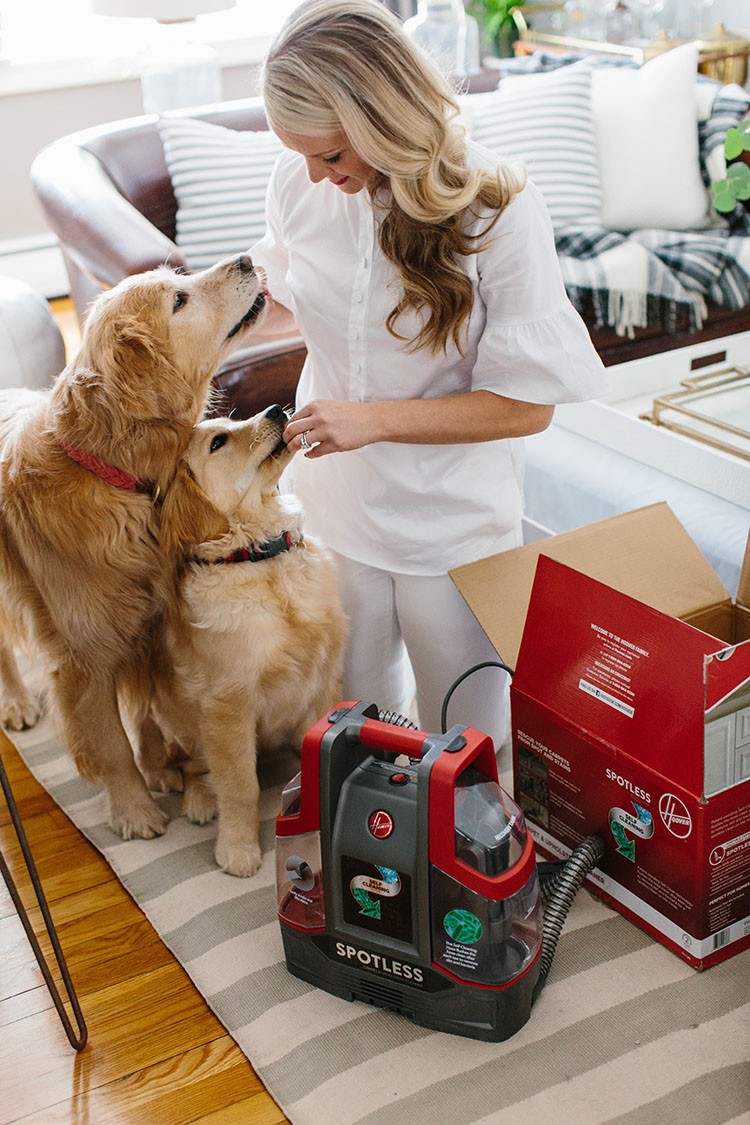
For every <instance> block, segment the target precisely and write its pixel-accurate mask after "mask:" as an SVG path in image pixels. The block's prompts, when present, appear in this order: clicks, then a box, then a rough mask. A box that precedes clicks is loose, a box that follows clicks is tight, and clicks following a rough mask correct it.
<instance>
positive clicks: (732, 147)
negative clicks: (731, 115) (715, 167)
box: [724, 128, 744, 160]
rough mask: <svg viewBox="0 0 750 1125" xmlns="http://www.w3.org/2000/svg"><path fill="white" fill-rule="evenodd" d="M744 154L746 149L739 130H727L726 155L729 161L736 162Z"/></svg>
mask: <svg viewBox="0 0 750 1125" xmlns="http://www.w3.org/2000/svg"><path fill="white" fill-rule="evenodd" d="M743 152H744V148H743V145H742V137H741V136H740V131H739V129H735V128H732V129H727V135H726V137H725V138H724V155H725V157H726V158H727V160H736V159H737V157H738V156H742V153H743Z"/></svg>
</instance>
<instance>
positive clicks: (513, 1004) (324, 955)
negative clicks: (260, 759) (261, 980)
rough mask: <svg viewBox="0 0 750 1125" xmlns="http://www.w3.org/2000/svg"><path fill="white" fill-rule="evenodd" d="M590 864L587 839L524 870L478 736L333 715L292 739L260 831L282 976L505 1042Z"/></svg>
mask: <svg viewBox="0 0 750 1125" xmlns="http://www.w3.org/2000/svg"><path fill="white" fill-rule="evenodd" d="M484 666H485V665H481V667H484ZM499 666H500V667H502V668H506V670H507V671H508V672H510V671H511V670H510V669H509V668H507V666H506V665H502V664H500V665H499ZM475 670H476V669H471V670H470V671H475ZM468 674H469V673H465V674H464V676H462V677H461V679H464V678H465V676H466V675H468ZM459 682H460V680H458V681H456V683H455V684H454V685H453V687H452V688H451V690H450V692H449V693H448V695H447V696H446V702H445V704H444V706H443V716H445V711H446V707H447V701H448V699H449V697H450V694H451V692H452V691H453V690H454V689H455V687H457V686H458V683H459ZM443 726H445V722H444V721H443ZM603 854H604V848H603V845H602V842H601V841H600V840H599V839H598V838H597V837H589V838H587V839H585V840H584V841H583V842H582V843H581V844H580V845H579V846H578V848H576V849H575V851H574V852H573V853H572V855H571V856H570V857H569V859H568V860H567V861H565V862H564V863H560V862H555V863H541V864H537V863H536V860H535V855H534V848H533V843H532V840H531V837H530V836H528V834H527V831H526V825H525V821H524V817H523V813H522V812H521V810H520V809H519V808H518V807H517V805H516V804H515V802H514V801H513V800H512V799H511V798H510V797H509V796H508V794H507V793H505V792H504V791H503V789H501V787H500V785H499V783H498V773H497V762H496V759H495V753H494V748H493V745H492V740H491V739H490V738H489V737H488V736H487V735H484V734H482V733H481V732H479V731H477V730H474V729H473V728H471V727H465V726H454V727H452V728H451V729H450V730H449V731H448V732H447V733H443V734H427V733H425V732H424V731H420V730H417V729H416V728H415V727H414V724H412V723H411V722H410V721H409V720H408V719H404V718H403V717H402V716H398V715H393V714H391V713H383V712H379V711H378V709H377V707H376V706H375V705H373V704H367V703H362V702H356V703H342V704H340V705H339V706H338V707H337V708H336V709H335V710H333V711H331V712H330V713H329V714H328V715H326V716H325V717H324V718H322V719H320V720H319V721H318V722H317V723H316V724H315V725H314V726H313V727H311V728H310V730H309V731H308V732H307V734H306V735H305V738H304V740H303V743H302V758H301V770H300V772H299V773H298V774H297V776H296V777H295V778H293V779H292V781H290V782H289V784H288V785H287V786H286V787H285V789H284V790H283V793H282V798H281V812H280V814H279V816H278V817H277V820H276V885H277V893H278V914H279V921H280V925H281V932H282V937H283V942H284V952H285V956H286V962H287V968H288V969H289V971H290V972H291V973H293V974H294V975H295V976H298V977H301V978H302V979H303V980H306V981H308V982H309V983H311V984H314V985H316V986H317V987H318V988H322V989H323V990H325V991H326V992H330V993H333V994H334V995H335V996H341V997H343V998H344V999H347V1000H362V1001H365V1002H368V1003H371V1004H375V1005H377V1006H379V1007H383V1008H388V1009H390V1010H392V1011H394V1012H398V1013H400V1014H401V1015H404V1016H407V1017H409V1018H410V1019H412V1020H413V1021H414V1022H415V1023H417V1024H421V1025H422V1026H424V1027H428V1028H433V1029H435V1030H437V1031H448V1032H453V1033H454V1034H457V1035H464V1036H468V1037H471V1038H474V1039H484V1040H489V1041H499V1040H502V1039H507V1038H509V1037H510V1036H511V1035H513V1034H515V1032H516V1031H518V1030H519V1028H521V1027H522V1026H523V1025H524V1024H525V1023H526V1021H527V1020H528V1018H529V1015H530V1013H531V1007H532V1005H533V1003H534V1001H535V1000H536V997H537V996H538V994H539V993H540V991H541V989H542V987H543V985H544V983H545V981H546V979H547V975H548V973H549V970H550V966H551V964H552V959H553V957H554V953H555V948H556V945H557V941H558V938H559V936H560V932H561V930H562V927H563V924H564V922H565V918H566V916H567V913H568V910H569V909H570V906H571V904H572V902H573V899H574V897H575V895H576V893H577V891H578V889H579V887H580V886H581V884H582V883H583V880H584V878H585V877H586V875H587V874H588V873H589V871H591V870H592V868H593V867H594V866H595V865H596V863H597V862H598V861H599V860H600V859H601V857H602V855H603ZM543 902H544V907H543V906H542V903H543Z"/></svg>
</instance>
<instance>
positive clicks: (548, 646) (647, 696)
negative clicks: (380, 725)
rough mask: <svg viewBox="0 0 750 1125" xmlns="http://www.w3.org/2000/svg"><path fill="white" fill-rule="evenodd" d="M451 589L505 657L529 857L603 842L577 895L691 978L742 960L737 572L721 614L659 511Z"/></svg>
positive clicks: (748, 722)
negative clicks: (532, 849)
mask: <svg viewBox="0 0 750 1125" xmlns="http://www.w3.org/2000/svg"><path fill="white" fill-rule="evenodd" d="M511 556H512V557H511ZM452 577H453V579H454V581H455V582H456V585H457V586H458V587H459V589H460V590H461V592H462V594H463V596H464V597H465V599H466V600H467V602H468V603H469V605H470V606H471V608H472V610H473V612H474V613H475V615H476V616H477V618H478V620H479V621H480V623H481V624H482V625H483V627H484V628H485V630H486V631H487V633H488V635H489V637H490V639H491V640H492V642H493V644H494V645H495V647H496V648H497V650H498V652H500V653H501V654H502V656H503V659H505V660H506V661H508V662H511V663H512V662H513V661H514V659H515V667H516V674H515V676H514V679H513V684H512V689H511V702H512V723H513V774H514V795H515V798H516V800H517V801H518V803H519V804H520V805H521V807H522V808H523V810H524V812H525V814H526V817H527V820H528V824H529V828H530V831H531V833H532V835H533V836H534V838H535V840H536V842H537V844H538V847H539V849H540V850H541V851H542V852H544V853H545V854H549V855H552V856H566V855H567V854H568V853H569V852H570V850H571V849H572V848H573V847H574V846H575V845H576V844H577V843H578V842H579V841H580V840H581V839H582V838H583V837H584V836H588V835H591V834H596V835H598V836H600V837H601V839H602V840H603V841H604V843H605V849H606V854H605V858H604V860H603V861H602V863H601V865H600V867H599V868H598V869H597V870H596V871H595V872H593V873H592V876H591V877H590V880H589V886H590V889H591V890H592V891H593V892H594V893H596V894H598V895H599V896H600V897H602V898H604V899H606V900H607V901H608V902H610V903H611V904H612V905H613V906H615V907H616V908H617V909H618V910H620V911H621V912H622V913H623V914H625V915H626V916H627V917H628V918H630V919H631V920H632V921H634V922H635V923H636V924H638V925H639V926H641V927H642V928H643V929H644V930H645V931H646V932H647V933H649V934H651V935H652V936H653V937H654V938H656V939H657V940H659V941H661V942H662V943H663V944H664V945H665V946H667V947H668V948H669V949H671V950H672V951H673V952H675V953H677V954H678V955H679V956H681V957H683V958H684V959H685V960H686V961H688V962H689V963H690V964H691V965H693V966H695V967H696V968H707V967H708V966H710V965H712V964H715V963H717V962H719V961H722V960H724V959H726V958H727V957H729V956H731V955H733V954H734V953H737V952H739V951H740V950H741V949H744V948H747V947H748V946H750V614H748V609H747V606H748V602H750V597H749V596H748V594H749V592H750V563H749V562H748V559H747V558H746V560H745V568H744V571H743V578H742V581H741V588H740V592H739V594H738V598H737V603H736V604H735V605H732V601H731V598H730V597H729V595H728V593H727V592H726V590H725V589H724V587H723V586H722V584H721V583H720V582H719V580H718V579H717V578H716V575H715V574H714V573H713V571H712V570H711V568H710V567H709V565H708V563H707V562H706V560H705V559H704V557H703V556H702V555H701V553H700V552H699V551H698V549H697V548H696V547H695V544H694V543H693V542H692V540H691V539H690V538H689V536H688V535H687V533H686V532H685V531H684V529H683V528H682V526H681V525H680V524H679V522H678V521H677V520H676V518H675V517H674V515H673V514H672V512H671V511H670V510H669V508H668V507H667V506H666V505H663V504H660V505H654V506H652V507H650V508H645V509H640V510H639V511H638V512H632V513H627V515H626V516H618V517H615V519H614V520H605V521H602V523H600V524H592V525H589V527H587V528H582V529H579V531H577V532H568V533H566V534H565V535H560V536H554V537H552V538H551V539H549V540H543V541H541V542H540V543H535V544H531V545H529V546H528V547H523V548H520V549H519V550H518V551H511V552H508V553H507V555H497V556H494V557H493V558H492V559H485V560H482V561H481V562H479V563H475V564H471V565H470V566H469V567H462V568H459V569H458V570H456V571H454V572H453V575H452ZM607 578H608V580H607ZM509 589H510V590H513V591H514V596H515V602H514V606H513V608H514V610H515V611H516V612H515V613H514V614H513V615H512V616H513V623H512V625H511V628H510V631H509V630H508V628H507V621H506V622H505V623H504V622H503V615H502V605H503V603H505V604H506V605H507V602H506V600H505V598H504V597H503V592H504V591H508V590H509ZM490 590H493V591H494V596H493V597H489V596H488V595H489V591H490ZM527 607H528V608H527ZM675 609H677V610H678V611H679V612H677V613H676V612H675ZM519 610H520V614H519V612H518V611H519ZM519 616H520V617H521V618H522V619H523V620H524V624H523V632H522V640H521V642H520V651H518V656H517V659H516V658H515V648H514V645H515V644H516V643H517V636H516V637H514V636H513V631H514V630H515V631H516V634H517V629H518V619H519Z"/></svg>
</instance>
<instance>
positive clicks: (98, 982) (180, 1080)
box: [0, 734, 287, 1125]
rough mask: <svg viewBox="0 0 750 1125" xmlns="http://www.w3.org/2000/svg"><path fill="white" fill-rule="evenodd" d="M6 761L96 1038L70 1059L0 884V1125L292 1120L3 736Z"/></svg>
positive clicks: (259, 1124)
mask: <svg viewBox="0 0 750 1125" xmlns="http://www.w3.org/2000/svg"><path fill="white" fill-rule="evenodd" d="M0 752H2V755H3V762H4V764H5V767H6V770H7V772H8V775H9V778H10V782H11V787H12V789H13V792H14V795H15V797H16V801H17V803H18V805H19V809H20V812H21V815H22V818H23V822H24V828H25V831H26V833H27V836H28V839H29V844H30V847H31V850H32V853H33V855H34V858H35V861H36V864H37V867H38V869H39V873H40V877H41V880H42V884H43V886H44V890H45V895H46V898H47V900H48V903H49V908H50V912H51V914H52V917H53V920H54V922H55V926H56V929H57V932H58V936H59V938H60V942H61V945H62V948H63V951H64V953H65V957H66V961H67V964H68V967H69V969H70V973H71V976H72V979H73V983H74V986H75V989H76V993H77V995H78V998H79V1001H80V1003H81V1007H82V1009H83V1012H84V1017H85V1019H86V1022H87V1025H88V1030H89V1043H88V1046H87V1047H86V1048H85V1049H84V1050H83V1051H82V1052H81V1053H80V1054H76V1053H75V1052H74V1051H73V1050H72V1048H71V1047H70V1044H69V1043H68V1041H67V1038H66V1037H65V1033H64V1031H63V1029H62V1026H61V1024H60V1021H59V1017H58V1015H57V1012H56V1010H55V1009H54V1007H53V1005H52V1001H51V998H50V996H49V993H48V991H47V988H46V986H45V985H44V983H43V978H42V975H41V972H40V970H39V967H38V966H37V964H36V961H35V959H34V955H33V952H32V950H31V948H30V946H29V944H28V941H27V939H26V935H25V933H24V931H23V928H22V926H21V923H20V920H19V919H18V917H17V915H16V913H15V908H14V907H13V903H12V901H11V899H10V895H9V894H8V892H7V890H6V889H5V887H4V885H3V884H2V881H0V949H1V950H2V958H1V959H0V1125H10V1123H11V1122H20V1121H27V1122H31V1121H35V1122H39V1121H44V1122H47V1121H49V1122H55V1121H72V1120H75V1121H86V1122H89V1121H90V1122H97V1123H98V1122H104V1121H106V1122H110V1121H117V1122H118V1123H123V1125H131V1123H138V1125H141V1123H142V1125H153V1123H154V1122H159V1125H172V1123H174V1125H183V1123H184V1122H186V1121H190V1122H199V1121H203V1120H204V1119H205V1120H207V1121H209V1120H210V1121H214V1120H215V1121H216V1122H222V1121H226V1122H231V1121H242V1122H243V1125H276V1123H278V1122H285V1121H286V1120H287V1119H286V1117H285V1116H284V1114H283V1113H282V1111H281V1110H280V1109H279V1107H278V1106H277V1105H276V1103H275V1102H274V1101H273V1099H272V1098H271V1096H270V1095H269V1094H268V1092H267V1091H266V1090H265V1089H264V1088H263V1085H262V1083H261V1082H260V1079H259V1078H258V1076H257V1075H256V1074H255V1072H254V1070H253V1069H252V1066H251V1065H250V1063H249V1062H248V1060H247V1059H246V1058H245V1056H244V1055H243V1054H242V1052H241V1051H240V1049H239V1048H238V1047H237V1045H236V1044H235V1043H234V1041H233V1040H232V1039H231V1038H230V1036H229V1035H228V1034H227V1033H226V1031H225V1029H224V1028H223V1027H222V1025H221V1024H220V1022H219V1021H218V1020H217V1019H216V1017H215V1016H214V1015H213V1013H212V1012H211V1011H210V1009H209V1008H208V1006H207V1004H206V1003H205V1001H204V1000H203V998H202V997H201V996H200V994H199V993H198V991H197V990H196V989H195V987H194V986H193V984H192V982H191V981H190V979H189V977H188V976H187V974H186V973H185V972H184V970H183V969H182V967H181V966H180V965H179V964H178V962H177V961H176V960H175V958H174V957H173V956H172V954H171V953H170V952H169V950H168V949H167V948H166V946H165V945H164V944H163V943H162V942H161V941H160V939H159V937H158V935H157V934H156V932H155V931H154V930H153V927H152V926H151V925H150V923H149V922H148V920H147V919H146V917H145V915H144V914H143V912H142V911H141V910H140V908H139V907H138V906H137V905H136V903H135V902H133V900H132V899H131V898H130V896H129V895H128V893H127V892H126V891H125V889H124V888H123V887H122V886H121V884H120V883H119V881H118V880H117V879H116V878H115V876H114V875H113V873H112V871H111V869H110V867H109V865H108V864H107V863H106V861H105V860H104V859H103V858H102V857H101V856H100V855H99V853H98V852H97V851H96V850H95V849H94V848H93V847H92V846H91V845H90V844H89V843H88V841H87V840H86V839H85V838H84V837H83V836H82V834H81V833H80V832H79V831H78V829H77V828H75V826H74V825H73V824H72V822H71V821H70V820H69V819H68V818H67V817H66V816H65V815H64V814H63V813H61V811H60V810H59V809H58V807H57V806H56V805H55V804H54V802H53V801H52V799H51V798H50V797H49V795H48V794H47V793H46V792H45V791H44V789H43V788H42V787H41V786H39V784H38V783H37V782H36V781H35V780H34V779H33V777H32V776H31V774H30V773H29V771H28V770H27V768H26V766H25V765H24V763H23V761H22V759H21V758H20V755H18V753H17V751H16V750H15V748H14V747H13V746H12V745H11V744H10V743H9V742H8V741H7V740H6V739H5V738H4V737H3V736H2V734H0ZM0 806H2V810H1V811H0V848H2V849H3V855H4V857H5V859H6V862H7V863H8V865H9V867H10V869H11V871H12V873H13V877H14V879H15V880H16V882H17V883H18V886H19V888H20V893H21V895H22V898H23V900H24V902H25V903H26V905H27V908H28V910H29V914H30V917H31V919H32V922H33V924H34V927H35V929H36V932H37V934H38V935H39V939H40V943H41V944H42V946H43V948H45V949H47V948H48V945H49V943H48V940H47V938H46V935H44V934H43V933H42V926H41V912H40V910H39V908H38V906H37V904H36V900H35V898H34V895H33V891H32V889H31V886H30V881H29V877H28V874H27V872H26V869H25V864H24V862H23V857H22V855H21V851H20V847H19V846H18V843H17V840H16V836H15V832H14V830H13V828H12V826H11V825H10V822H9V817H8V815H7V810H6V809H5V807H4V802H2V801H0ZM27 816H28V819H27ZM55 975H57V974H55ZM217 1114H218V1115H219V1116H217ZM221 1115H228V1116H221Z"/></svg>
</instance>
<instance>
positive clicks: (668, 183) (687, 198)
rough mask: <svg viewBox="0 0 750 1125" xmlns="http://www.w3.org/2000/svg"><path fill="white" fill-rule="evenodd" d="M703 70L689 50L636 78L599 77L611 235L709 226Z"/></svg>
mask: <svg viewBox="0 0 750 1125" xmlns="http://www.w3.org/2000/svg"><path fill="white" fill-rule="evenodd" d="M697 66H698V48H697V46H696V45H695V44H694V43H686V44H685V45H683V46H681V47H675V48H673V49H672V50H670V51H666V52H664V54H662V55H657V56H656V58H654V59H651V60H650V61H649V62H647V63H644V65H643V66H642V67H639V68H638V69H636V70H633V69H630V68H620V67H597V68H596V69H595V70H594V72H593V77H592V82H591V101H592V108H593V112H594V126H595V130H596V142H597V149H598V153H599V177H600V180H601V189H602V222H603V224H604V226H605V227H607V228H609V229H610V230H617V231H623V232H627V231H633V230H639V229H647V228H651V227H653V228H656V229H661V230H700V229H702V228H704V227H707V226H709V225H710V212H709V202H710V201H709V197H708V191H707V189H706V187H705V185H704V183H703V180H702V178H701V170H700V162H699V157H698V124H697V121H696V92H695V85H696V73H697Z"/></svg>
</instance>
